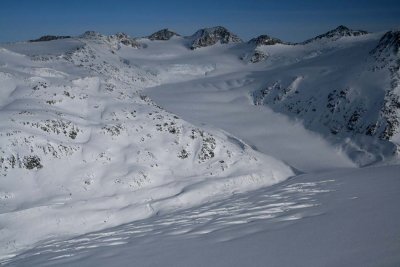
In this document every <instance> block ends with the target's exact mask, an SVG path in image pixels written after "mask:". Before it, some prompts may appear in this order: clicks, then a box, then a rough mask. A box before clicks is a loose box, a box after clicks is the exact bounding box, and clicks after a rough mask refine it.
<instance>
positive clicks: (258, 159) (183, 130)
mask: <svg viewBox="0 0 400 267" xmlns="http://www.w3.org/2000/svg"><path fill="white" fill-rule="evenodd" d="M35 45H37V47H35ZM39 45H40V46H39ZM140 47H145V46H144V44H141V43H138V42H137V41H136V40H135V39H133V38H130V37H129V36H127V35H126V34H115V35H111V36H104V35H101V34H99V33H95V32H86V33H85V34H83V35H82V36H81V37H79V38H72V39H71V38H68V39H62V40H61V39H60V40H51V41H46V42H35V43H29V42H28V43H19V44H11V45H6V48H1V49H0V82H1V86H2V90H1V94H2V95H1V113H0V116H1V117H2V119H1V132H0V138H1V139H0V140H1V141H0V143H1V151H0V153H1V154H0V174H1V176H2V179H1V181H0V188H1V190H0V201H1V212H2V214H1V215H0V220H1V224H2V227H3V230H2V232H1V238H0V240H1V241H0V242H1V246H0V247H1V254H2V255H5V254H6V253H13V252H14V251H15V250H17V249H22V248H26V247H29V246H30V245H32V244H33V243H34V242H37V241H40V240H43V239H45V238H47V237H49V236H53V235H57V236H69V235H71V234H81V233H85V232H89V231H93V230H96V229H103V228H106V227H111V226H115V225H120V224H122V223H127V222H130V221H133V220H138V219H143V218H146V217H149V216H151V215H154V214H156V213H159V212H166V211H168V210H172V209H177V208H185V207H190V206H193V205H198V204H200V203H203V202H205V201H209V200H211V199H218V198H221V197H223V196H227V195H230V194H232V193H233V192H243V191H246V190H250V189H255V188H258V187H260V186H265V185H271V184H273V183H277V182H279V181H282V180H284V179H286V178H287V177H288V176H290V175H293V172H292V170H291V169H290V167H288V166H287V165H286V164H284V163H282V162H280V161H279V160H276V159H274V158H272V157H268V156H266V155H263V154H261V153H258V152H256V151H254V150H253V149H251V148H250V147H249V146H247V145H246V144H244V143H243V142H242V141H240V139H237V138H236V137H234V136H232V135H230V134H227V133H224V132H222V131H218V130H216V129H203V128H199V127H196V126H194V125H192V124H190V123H188V122H186V121H184V120H182V119H180V118H179V117H178V116H176V115H174V114H171V113H169V112H167V111H165V110H163V109H162V108H161V107H160V106H158V105H157V104H155V103H154V102H153V101H152V100H151V99H150V98H149V97H147V96H146V95H145V92H144V91H143V89H144V88H145V87H149V86H153V85H155V84H158V83H160V79H159V78H158V77H157V75H155V74H154V73H150V72H149V71H148V70H144V69H142V68H141V67H140V66H137V65H135V62H134V61H131V59H130V58H129V57H125V56H124V55H129V54H132V53H134V52H135V51H139V53H140V51H141V50H143V49H138V48H140ZM26 51H28V53H26ZM43 206H46V208H45V209H43ZM72 225H75V227H71V226H72ZM4 227H5V228H4ZM72 228H73V229H72Z"/></svg>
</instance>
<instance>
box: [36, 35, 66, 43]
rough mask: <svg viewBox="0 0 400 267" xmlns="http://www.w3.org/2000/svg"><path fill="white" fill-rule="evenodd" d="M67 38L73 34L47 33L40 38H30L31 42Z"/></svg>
mask: <svg viewBox="0 0 400 267" xmlns="http://www.w3.org/2000/svg"><path fill="white" fill-rule="evenodd" d="M67 38H71V36H67V35H66V36H58V35H45V36H42V37H40V38H39V39H34V40H29V42H48V41H53V40H58V39H67Z"/></svg>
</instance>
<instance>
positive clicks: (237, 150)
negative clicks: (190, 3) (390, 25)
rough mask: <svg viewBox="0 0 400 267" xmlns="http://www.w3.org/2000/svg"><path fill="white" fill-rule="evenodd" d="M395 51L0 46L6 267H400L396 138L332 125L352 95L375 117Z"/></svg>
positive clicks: (358, 42)
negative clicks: (383, 58)
mask: <svg viewBox="0 0 400 267" xmlns="http://www.w3.org/2000/svg"><path fill="white" fill-rule="evenodd" d="M379 38H380V35H379V34H369V35H363V36H359V37H345V38H341V39H338V40H336V41H332V42H326V41H324V42H312V43H309V44H306V45H295V46H294V45H284V44H278V45H273V46H265V47H258V48H257V49H260V51H261V50H262V52H264V53H266V54H268V58H267V59H266V61H264V62H259V63H256V64H251V63H248V62H246V61H245V60H241V57H242V56H243V55H244V54H246V53H250V52H251V51H250V50H249V49H254V48H251V47H250V46H249V45H248V44H245V43H238V44H220V43H217V44H215V45H213V46H210V47H204V48H198V49H195V50H190V49H188V43H187V42H188V39H186V38H184V37H179V36H174V37H173V38H171V39H170V40H168V41H150V40H148V39H146V38H142V39H137V40H136V41H137V42H139V43H141V46H140V47H139V48H136V47H130V46H125V45H123V44H122V43H121V44H120V43H118V40H117V39H115V38H114V39H112V40H111V39H110V38H107V37H105V36H102V35H94V36H92V37H91V36H86V37H85V38H71V39H63V40H55V41H50V42H37V43H25V42H21V43H15V44H3V45H1V46H2V48H0V89H1V90H0V118H1V120H0V160H1V161H0V175H1V178H0V262H1V264H3V263H4V264H5V265H7V266H55V265H57V266H98V265H112V266H126V265H135V266H248V265H251V266H266V265H267V266H396V264H399V263H400V258H399V254H398V251H399V248H400V243H399V240H400V239H399V238H400V231H399V229H400V216H399V215H398V212H397V203H398V202H399V196H400V194H399V189H400V187H399V186H400V184H399V182H400V180H399V178H400V177H399V171H400V170H399V167H398V159H397V158H396V156H393V155H392V153H393V149H394V150H395V149H396V145H397V144H398V141H396V140H398V132H396V133H395V135H394V136H393V139H390V140H386V141H382V140H379V139H377V138H376V137H370V136H365V135H362V134H360V133H355V132H341V133H339V134H338V135H335V136H333V135H332V134H330V130H332V129H330V128H329V127H331V124H328V125H326V123H325V122H326V121H324V118H325V117H324V116H325V115H326V114H327V112H328V111H327V110H328V108H327V107H326V102H324V101H325V98H326V95H328V94H329V93H331V92H332V90H333V89H337V90H342V89H345V88H347V87H348V88H351V90H349V91H348V95H346V97H348V98H346V99H347V100H348V101H349V103H351V104H349V106H346V105H345V104H340V103H339V104H338V105H336V106H335V108H338V107H339V108H344V109H345V108H348V110H345V111H346V112H350V111H351V112H353V110H352V107H353V106H358V105H361V106H362V105H364V104H365V105H366V111H365V112H366V115H365V116H364V117H363V123H368V122H369V121H370V120H375V119H377V118H376V117H375V116H376V114H378V113H379V110H378V107H377V103H378V102H379V103H381V102H382V101H383V100H384V97H385V93H384V90H383V87H385V86H388V85H389V84H390V82H391V76H390V75H388V74H387V73H385V72H384V70H381V71H377V72H374V73H372V72H371V73H370V72H368V70H366V69H368V68H369V67H371V66H372V65H373V62H372V63H371V62H370V60H371V59H370V58H369V57H368V56H366V55H368V52H369V51H370V50H371V49H372V48H373V47H374V46H376V44H377V42H378V41H379ZM385 88H386V87H385ZM264 89H268V90H271V92H272V93H271V95H267V94H264V93H263V92H264V91H262V90H264ZM260 90H261V91H260ZM274 90H275V91H274ZM299 92H300V93H299ZM346 92H347V91H346ZM395 93H397V91H396V92H395ZM299 94H300V96H298V95H299ZM310 97H315V98H316V99H317V100H316V101H315V102H312V103H311V102H310V103H309V102H307V101H308V100H309V99H310ZM339 99H340V97H339ZM268 101H270V102H268ZM335 101H336V99H335ZM363 101H364V102H363ZM335 103H336V102H335ZM255 104H259V105H255ZM291 105H295V107H302V110H301V111H299V112H298V113H293V112H291V111H290V110H289V111H288V109H287V107H288V106H290V107H291ZM296 105H297V106H296ZM314 106H315V108H317V109H318V112H316V113H311V112H309V111H308V109H310V108H311V107H314ZM305 110H307V111H305ZM345 111H343V113H344V112H345ZM346 114H347V113H346ZM339 115H343V114H342V113H340V114H339ZM339 115H338V113H335V114H334V115H332V117H334V118H335V119H337V121H338V123H345V122H347V120H348V118H347V117H346V116H347V115H343V116H344V117H343V118H342V117H340V116H339ZM335 116H336V117H335ZM331 122H332V120H330V121H329V123H331ZM324 123H325V124H324ZM363 125H364V124H363ZM325 126H326V127H325ZM360 127H361V126H360ZM362 127H363V126H362ZM362 127H361V128H362ZM396 142H397V143H396ZM377 162H378V163H379V164H380V167H378V166H373V167H369V168H365V167H364V168H359V166H360V165H366V164H373V163H377ZM389 164H391V165H389ZM392 165H393V166H392ZM288 178H289V179H288Z"/></svg>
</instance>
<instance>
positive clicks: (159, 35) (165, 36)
mask: <svg viewBox="0 0 400 267" xmlns="http://www.w3.org/2000/svg"><path fill="white" fill-rule="evenodd" d="M173 36H180V35H179V34H177V33H176V32H174V31H171V30H170V29H162V30H159V31H157V32H155V33H153V34H151V35H150V36H148V38H149V39H150V40H152V41H154V40H160V41H167V40H169V39H171V38H172V37H173Z"/></svg>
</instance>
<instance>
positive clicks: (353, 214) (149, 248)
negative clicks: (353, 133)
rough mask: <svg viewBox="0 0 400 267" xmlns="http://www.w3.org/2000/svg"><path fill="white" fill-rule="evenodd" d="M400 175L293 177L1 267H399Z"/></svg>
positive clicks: (366, 172)
mask: <svg viewBox="0 0 400 267" xmlns="http://www.w3.org/2000/svg"><path fill="white" fill-rule="evenodd" d="M399 173H400V168H399V167H398V166H393V167H375V168H365V169H352V170H348V169H347V170H339V171H334V172H324V173H319V174H312V175H300V176H297V177H295V178H292V179H290V180H288V181H286V182H283V183H280V184H279V185H275V186H272V187H268V188H264V189H260V190H256V191H253V192H251V193H246V194H237V195H234V196H232V197H230V198H228V199H225V200H222V201H215V202H211V203H209V204H206V205H202V206H200V207H198V208H194V209H189V210H184V211H180V212H174V213H170V214H159V215H157V216H155V217H152V218H150V219H147V220H143V221H138V222H135V223H131V224H126V225H123V226H120V227H116V228H112V229H108V230H107V231H100V232H94V233H91V234H88V235H83V236H79V237H77V238H73V239H69V240H65V241H57V240H49V241H47V242H44V243H42V244H40V245H39V246H38V247H37V248H35V249H33V250H30V251H27V252H26V253H24V254H21V255H19V256H18V257H16V258H15V259H14V260H13V261H11V262H10V263H9V264H8V265H6V266H37V265H40V266H99V265H100V266H127V265H129V266H277V267H278V266H280V267H285V266H288V267H290V266H299V267H300V266H304V267H309V266H332V267H334V266H344V267H346V266H349V267H350V266H365V267H367V266H393V267H394V266H398V263H399V262H400V254H399V253H398V252H399V250H400V242H399V238H400V218H399V217H400V216H399V212H398V203H399V201H400V197H399V188H400V179H399Z"/></svg>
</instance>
